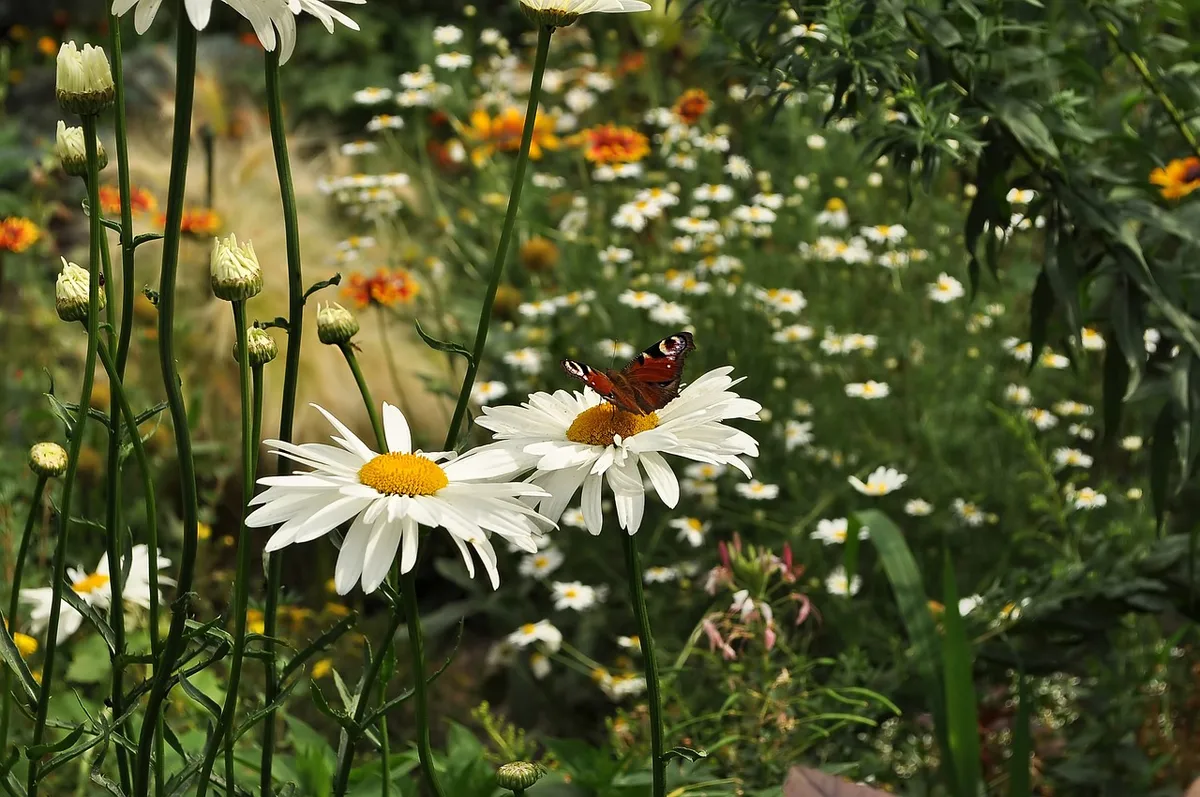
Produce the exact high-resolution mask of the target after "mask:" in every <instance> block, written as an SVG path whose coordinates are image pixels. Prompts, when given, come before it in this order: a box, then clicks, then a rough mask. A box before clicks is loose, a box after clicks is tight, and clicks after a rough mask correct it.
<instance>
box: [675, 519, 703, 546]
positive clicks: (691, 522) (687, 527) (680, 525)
mask: <svg viewBox="0 0 1200 797" xmlns="http://www.w3.org/2000/svg"><path fill="white" fill-rule="evenodd" d="M667 525H668V526H671V527H672V528H675V529H678V530H679V534H677V535H676V539H678V540H679V541H680V542H686V543H687V544H688V545H690V546H692V547H693V548H699V547H700V546H701V545H703V544H704V536H705V535H706V534H708V527H709V524H707V523H704V522H703V521H701V520H700V518H695V517H681V518H674V519H672V520H670V521H668V522H667Z"/></svg>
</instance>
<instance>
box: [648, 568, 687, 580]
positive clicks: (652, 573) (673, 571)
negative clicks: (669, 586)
mask: <svg viewBox="0 0 1200 797" xmlns="http://www.w3.org/2000/svg"><path fill="white" fill-rule="evenodd" d="M677 578H679V570H678V569H677V568H674V567H647V568H646V570H645V572H643V573H642V581H645V582H646V583H647V584H665V583H666V582H668V581H674V580H675V579H677Z"/></svg>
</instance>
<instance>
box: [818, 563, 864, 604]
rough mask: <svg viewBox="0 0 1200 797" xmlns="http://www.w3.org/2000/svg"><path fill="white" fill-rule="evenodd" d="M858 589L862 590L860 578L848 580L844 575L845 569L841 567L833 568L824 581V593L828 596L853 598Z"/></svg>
mask: <svg viewBox="0 0 1200 797" xmlns="http://www.w3.org/2000/svg"><path fill="white" fill-rule="evenodd" d="M860 589H862V576H858V575H856V576H855V577H854V578H849V577H848V576H847V575H846V568H844V567H842V566H841V565H838V566H837V567H835V568H834V569H833V571H832V572H830V574H829V576H828V577H827V578H826V579H825V591H826V592H828V593H829V594H830V595H839V596H842V597H847V596H853V595H857V594H858V591H859V590H860Z"/></svg>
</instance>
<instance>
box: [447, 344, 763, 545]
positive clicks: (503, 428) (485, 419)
mask: <svg viewBox="0 0 1200 797" xmlns="http://www.w3.org/2000/svg"><path fill="white" fill-rule="evenodd" d="M732 371H733V368H732V367H731V366H725V367H722V368H717V369H714V370H712V371H709V372H708V373H706V374H704V375H702V376H701V377H699V378H698V379H696V380H695V381H694V382H692V383H691V384H689V385H687V386H686V387H684V388H683V389H682V390H681V391H680V392H679V395H678V396H676V397H675V398H674V399H672V400H671V401H670V402H668V403H667V404H666V405H664V406H663V407H662V409H659V410H655V411H653V412H648V413H644V414H635V413H633V412H629V411H627V410H625V409H621V408H618V407H617V406H616V405H614V404H611V403H609V402H607V401H605V400H603V399H602V398H601V397H600V396H599V395H598V394H597V393H595V392H594V391H592V390H591V389H590V388H587V389H585V391H584V392H582V393H580V392H578V391H574V392H568V391H566V390H559V391H557V392H555V393H553V394H550V393H534V394H532V395H531V396H530V397H529V400H528V401H526V402H525V403H524V404H521V405H520V406H504V407H484V408H483V416H482V417H480V418H479V419H478V420H477V423H478V424H479V425H480V426H482V427H483V428H485V429H488V430H489V431H491V432H492V434H493V437H494V442H492V443H490V444H488V445H485V446H483V447H481V448H479V449H476V450H475V451H473V452H471V456H473V457H474V456H479V457H483V458H484V459H485V460H486V462H487V463H488V466H489V469H490V471H491V473H492V475H493V476H494V477H497V478H498V477H501V476H504V475H515V474H519V473H525V472H528V471H532V475H531V476H530V478H529V481H530V483H531V484H532V485H534V486H536V487H538V488H542V489H543V490H544V494H543V495H542V496H540V497H538V498H536V499H535V501H534V503H535V505H536V507H537V508H538V509H539V511H540V512H541V513H542V514H543V515H545V516H546V517H547V518H551V517H552V518H558V517H559V516H560V515H561V514H562V512H563V510H564V509H565V508H566V507H567V505H568V504H569V503H570V502H571V499H572V498H573V497H574V496H575V494H576V493H578V492H580V491H581V490H582V502H583V506H582V509H583V515H584V519H585V522H586V525H587V528H588V531H590V532H591V533H592V534H599V533H600V531H601V530H602V528H603V525H604V514H603V510H602V509H601V505H600V494H601V490H602V488H603V485H604V483H605V482H606V481H607V483H608V487H609V489H610V490H611V491H612V494H613V498H614V504H615V506H616V513H617V521H618V525H619V526H620V527H621V528H622V529H624V530H625V531H626V532H628V533H629V534H634V533H636V532H637V531H638V529H639V528H641V524H642V517H643V514H644V512H645V502H646V487H645V485H644V484H643V474H644V475H645V477H647V478H648V479H649V481H650V485H651V486H652V487H653V488H654V490H655V492H657V494H658V497H659V498H660V499H661V500H662V502H663V503H664V504H666V505H667V506H668V507H674V506H675V505H676V504H677V503H678V502H679V481H678V480H677V479H676V477H675V473H674V471H672V470H671V466H670V465H669V464H668V463H667V459H666V457H667V456H668V455H669V456H674V457H680V458H682V459H687V460H691V461H694V462H707V463H710V464H714V465H730V466H732V467H734V468H737V469H738V470H739V471H741V472H742V473H744V474H745V475H746V476H747V477H749V475H750V470H749V468H748V467H747V465H746V463H745V462H744V461H743V459H742V457H743V456H749V457H756V456H758V443H757V442H756V441H755V440H754V438H753V437H751V436H750V435H748V434H747V433H745V432H743V431H741V430H739V429H735V428H733V427H731V426H728V425H727V424H726V422H727V421H731V420H757V419H758V412H759V410H760V409H762V407H761V406H760V405H759V404H758V402H756V401H752V400H750V399H747V398H742V397H741V396H739V395H738V394H737V393H735V392H733V390H732V389H731V388H733V387H734V386H736V385H737V384H738V383H739V382H741V381H742V380H741V379H734V378H732V377H730V376H729V374H730V372H732Z"/></svg>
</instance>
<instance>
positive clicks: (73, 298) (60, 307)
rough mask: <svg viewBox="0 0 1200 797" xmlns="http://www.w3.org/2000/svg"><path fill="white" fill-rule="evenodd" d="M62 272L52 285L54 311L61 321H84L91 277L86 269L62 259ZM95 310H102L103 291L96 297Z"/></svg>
mask: <svg viewBox="0 0 1200 797" xmlns="http://www.w3.org/2000/svg"><path fill="white" fill-rule="evenodd" d="M62 264H63V268H62V272H60V273H59V275H58V280H57V281H56V282H55V283H54V309H55V310H57V311H58V317H59V318H61V319H62V320H63V321H85V320H87V314H88V289H89V287H90V284H89V280H90V277H91V275H90V274H88V272H87V269H83V268H80V267H79V266H77V265H75V264H74V263H68V262H67V259H66V258H65V257H64V258H62ZM96 299H97V302H98V304H97V309H98V310H103V309H104V291H100V295H99V296H97V297H96Z"/></svg>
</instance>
